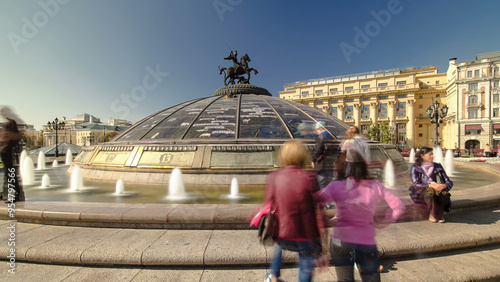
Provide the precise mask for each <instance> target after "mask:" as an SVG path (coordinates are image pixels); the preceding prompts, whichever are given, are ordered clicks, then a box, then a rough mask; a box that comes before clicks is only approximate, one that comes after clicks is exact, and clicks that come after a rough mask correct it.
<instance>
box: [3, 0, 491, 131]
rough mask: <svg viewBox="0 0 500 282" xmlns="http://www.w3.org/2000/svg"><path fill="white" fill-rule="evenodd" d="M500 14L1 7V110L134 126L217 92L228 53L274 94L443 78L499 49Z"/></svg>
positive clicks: (332, 5) (369, 6) (211, 5)
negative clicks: (316, 81) (380, 77)
mask: <svg viewBox="0 0 500 282" xmlns="http://www.w3.org/2000/svg"><path fill="white" fill-rule="evenodd" d="M499 8H500V2H498V1H461V0H457V1H418V0H413V1H411V0H400V1H396V0H390V1H386V0H384V1H354V0H350V1H347V0H345V1H261V0H252V1H250V0H215V1H214V0H207V1H180V0H179V1H168V0H158V1H153V0H142V1H138V0H137V1H126V0H106V1H101V0H85V1H83V0H40V1H25V0H0V35H1V40H0V58H1V59H0V62H1V64H2V67H1V68H0V105H10V106H12V107H13V108H14V110H15V111H16V113H17V114H18V115H19V116H20V117H21V118H22V119H23V120H25V121H26V122H27V123H30V124H34V125H35V128H36V129H41V126H42V124H45V123H46V122H47V121H49V120H53V119H54V118H55V117H58V118H59V119H61V118H62V117H63V116H65V117H66V118H68V119H70V118H73V117H74V116H76V115H78V114H81V113H84V112H85V113H90V114H93V115H95V116H97V117H99V118H101V120H103V121H106V120H107V119H109V118H111V117H113V118H125V119H127V120H130V121H137V120H139V119H141V118H143V117H145V116H147V115H149V114H151V113H154V112H156V111H159V110H162V109H164V108H167V107H170V106H173V105H175V104H178V103H180V102H183V101H187V100H192V99H196V98H201V97H206V96H210V95H211V94H212V93H213V92H214V91H215V90H217V89H218V88H220V87H222V86H224V85H223V83H222V80H223V77H222V75H219V72H218V66H221V67H222V66H229V65H230V63H229V62H228V61H224V60H223V58H224V57H226V56H227V55H228V54H229V49H228V47H227V46H230V47H231V48H232V49H233V50H234V49H235V50H238V54H239V55H240V56H241V55H243V54H245V53H248V54H249V56H250V58H251V59H252V61H251V63H250V66H251V67H253V68H256V69H257V70H258V71H259V74H258V75H256V76H255V75H252V79H251V83H252V84H255V85H258V86H261V87H264V88H267V89H268V90H269V91H270V92H271V93H273V95H274V96H278V91H281V90H283V86H284V85H285V84H286V83H290V82H294V81H299V80H307V79H311V78H321V77H329V76H335V75H344V74H354V73H360V72H368V71H374V70H383V69H392V68H406V67H410V66H413V67H416V66H425V65H437V66H438V67H440V72H446V68H447V66H448V59H450V58H453V57H457V58H458V61H459V62H462V61H470V60H474V59H475V56H476V55H477V54H482V53H488V52H494V51H499V50H500V36H498V31H499V28H498V10H499ZM377 18H378V19H377ZM360 30H361V32H362V33H363V35H360V33H359V31H360ZM342 46H343V48H344V51H343V49H342ZM346 46H347V47H346ZM346 52H347V53H346Z"/></svg>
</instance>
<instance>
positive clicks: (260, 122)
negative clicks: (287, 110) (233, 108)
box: [239, 95, 290, 138]
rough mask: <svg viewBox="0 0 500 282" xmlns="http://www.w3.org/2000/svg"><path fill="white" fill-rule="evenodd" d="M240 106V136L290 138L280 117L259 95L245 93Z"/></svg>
mask: <svg viewBox="0 0 500 282" xmlns="http://www.w3.org/2000/svg"><path fill="white" fill-rule="evenodd" d="M240 107H241V108H240V132H239V138H290V135H289V134H288V131H287V130H286V128H285V126H284V125H283V123H282V122H281V120H280V119H279V117H278V116H277V115H276V113H275V112H274V111H273V109H271V107H269V105H268V104H267V103H266V102H265V101H263V100H262V99H261V98H260V97H259V96H256V95H243V96H242V97H241V106H240Z"/></svg>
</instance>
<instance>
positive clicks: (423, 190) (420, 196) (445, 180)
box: [410, 147, 453, 223]
mask: <svg viewBox="0 0 500 282" xmlns="http://www.w3.org/2000/svg"><path fill="white" fill-rule="evenodd" d="M433 160H434V154H433V152H432V149H431V148H429V147H422V148H421V149H420V151H418V153H417V154H416V155H415V164H414V165H413V166H412V167H411V181H412V184H413V185H412V186H411V187H410V197H411V199H412V200H413V201H414V202H415V203H418V204H425V205H426V206H427V208H428V209H429V210H430V214H429V220H430V221H431V222H434V223H435V222H440V223H444V222H445V220H444V218H443V213H444V212H445V211H446V212H449V211H450V209H451V200H450V196H451V194H450V193H449V192H448V191H450V189H451V188H452V187H453V182H452V181H451V180H450V178H449V177H448V175H447V174H446V172H445V170H444V168H443V166H442V165H441V164H439V163H435V162H433Z"/></svg>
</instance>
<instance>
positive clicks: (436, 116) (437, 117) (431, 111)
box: [425, 101, 448, 146]
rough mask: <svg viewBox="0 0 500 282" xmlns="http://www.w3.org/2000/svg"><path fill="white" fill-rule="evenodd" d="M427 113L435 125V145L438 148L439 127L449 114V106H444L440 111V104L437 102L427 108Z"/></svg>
mask: <svg viewBox="0 0 500 282" xmlns="http://www.w3.org/2000/svg"><path fill="white" fill-rule="evenodd" d="M425 113H426V114H427V116H428V117H429V119H430V120H431V123H434V145H435V146H437V145H438V144H439V142H438V141H439V139H438V135H439V134H438V127H439V124H440V123H442V122H443V119H444V118H445V117H446V115H447V114H448V106H446V105H444V107H442V108H441V110H439V102H438V101H436V102H435V103H434V104H432V105H430V106H429V108H427V110H426V111H425ZM431 142H432V141H431Z"/></svg>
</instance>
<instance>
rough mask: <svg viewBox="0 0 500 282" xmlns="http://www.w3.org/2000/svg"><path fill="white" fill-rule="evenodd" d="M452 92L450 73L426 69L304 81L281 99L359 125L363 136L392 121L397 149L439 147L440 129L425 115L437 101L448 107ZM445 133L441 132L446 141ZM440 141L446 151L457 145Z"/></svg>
mask: <svg viewBox="0 0 500 282" xmlns="http://www.w3.org/2000/svg"><path fill="white" fill-rule="evenodd" d="M447 88H448V85H447V73H438V68H437V67H436V66H425V67H413V68H406V69H391V70H381V71H374V72H367V73H360V74H352V75H343V76H336V77H328V78H319V79H310V80H307V81H298V82H294V83H289V84H286V85H285V87H284V89H285V90H284V91H281V92H279V94H280V98H282V99H287V100H292V101H295V102H298V103H302V104H305V105H308V106H310V107H315V108H318V109H320V110H323V111H324V112H327V113H329V114H331V115H333V116H335V117H337V118H338V119H340V120H342V121H344V122H345V123H347V124H350V125H356V126H357V127H359V128H360V130H361V131H362V133H366V132H367V131H368V130H369V128H370V127H371V126H372V125H375V124H377V123H379V122H383V121H386V122H388V123H389V125H390V127H391V128H392V130H393V133H394V136H395V138H394V142H393V143H394V144H396V145H397V146H398V147H400V148H410V147H417V146H432V145H433V144H434V143H433V142H434V140H433V138H434V124H431V122H430V120H429V118H428V117H427V115H426V113H425V110H426V109H427V108H428V107H429V106H430V105H431V104H432V103H433V102H435V101H438V102H439V103H441V104H442V105H444V104H446V99H447V96H446V91H447ZM442 125H444V124H442ZM442 131H443V126H440V127H439V135H440V136H443V135H442ZM440 139H441V140H440V142H441V143H440V144H443V145H444V146H446V145H445V144H448V143H453V142H452V141H451V140H450V141H447V140H446V139H444V140H443V139H442V137H441V138H440ZM448 146H449V145H448ZM450 147H451V146H450Z"/></svg>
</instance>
